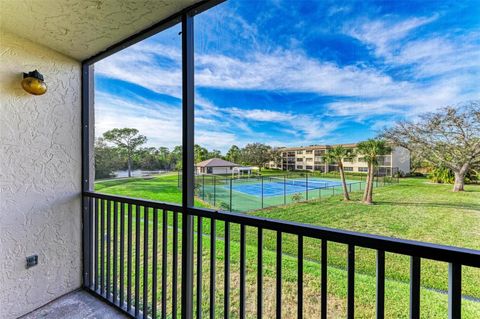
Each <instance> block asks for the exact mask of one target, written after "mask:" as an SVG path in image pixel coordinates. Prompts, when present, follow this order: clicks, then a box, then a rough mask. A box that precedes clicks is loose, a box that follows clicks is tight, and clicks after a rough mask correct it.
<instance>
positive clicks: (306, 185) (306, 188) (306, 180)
mask: <svg viewBox="0 0 480 319" xmlns="http://www.w3.org/2000/svg"><path fill="white" fill-rule="evenodd" d="M305 192H306V193H307V194H306V199H307V200H308V173H305Z"/></svg>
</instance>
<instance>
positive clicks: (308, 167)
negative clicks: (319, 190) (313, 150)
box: [305, 165, 313, 169]
mask: <svg viewBox="0 0 480 319" xmlns="http://www.w3.org/2000/svg"><path fill="white" fill-rule="evenodd" d="M305 168H306V169H313V166H308V165H307V166H305Z"/></svg>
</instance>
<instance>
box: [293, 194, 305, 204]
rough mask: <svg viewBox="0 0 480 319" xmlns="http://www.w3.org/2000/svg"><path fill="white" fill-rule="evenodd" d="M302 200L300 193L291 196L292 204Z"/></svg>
mask: <svg viewBox="0 0 480 319" xmlns="http://www.w3.org/2000/svg"><path fill="white" fill-rule="evenodd" d="M302 199H303V195H302V193H295V194H293V195H292V202H299V201H301V200H302Z"/></svg>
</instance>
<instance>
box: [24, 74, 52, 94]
mask: <svg viewBox="0 0 480 319" xmlns="http://www.w3.org/2000/svg"><path fill="white" fill-rule="evenodd" d="M22 87H23V89H24V90H25V91H27V92H28V93H30V94H33V95H42V94H44V93H45V92H47V85H46V84H45V82H44V81H43V80H40V79H37V78H34V77H30V76H29V77H26V78H24V79H23V80H22Z"/></svg>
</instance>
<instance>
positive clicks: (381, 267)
mask: <svg viewBox="0 0 480 319" xmlns="http://www.w3.org/2000/svg"><path fill="white" fill-rule="evenodd" d="M376 299H377V302H376V306H377V311H376V312H377V319H382V318H384V317H385V252H384V251H383V250H377V294H376Z"/></svg>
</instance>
